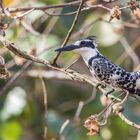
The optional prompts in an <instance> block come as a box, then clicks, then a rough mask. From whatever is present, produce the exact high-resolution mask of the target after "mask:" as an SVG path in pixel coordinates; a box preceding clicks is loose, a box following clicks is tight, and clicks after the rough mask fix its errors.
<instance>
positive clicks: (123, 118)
mask: <svg viewBox="0 0 140 140" xmlns="http://www.w3.org/2000/svg"><path fill="white" fill-rule="evenodd" d="M116 114H117V115H118V116H119V117H120V118H121V119H122V120H123V121H124V122H126V123H127V124H129V125H131V126H133V127H135V128H137V129H138V130H140V124H136V123H134V122H132V121H130V120H129V119H128V118H126V117H125V116H124V114H123V113H122V112H116Z"/></svg>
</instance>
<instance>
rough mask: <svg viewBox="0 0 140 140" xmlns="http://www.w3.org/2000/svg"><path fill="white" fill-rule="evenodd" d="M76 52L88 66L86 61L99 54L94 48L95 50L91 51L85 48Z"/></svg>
mask: <svg viewBox="0 0 140 140" xmlns="http://www.w3.org/2000/svg"><path fill="white" fill-rule="evenodd" d="M76 52H77V53H79V54H80V55H81V56H82V57H83V59H84V61H85V63H86V64H88V61H89V59H90V58H91V57H94V56H96V55H97V54H98V53H99V51H98V50H97V49H96V48H95V49H92V48H88V49H87V48H82V49H79V50H78V51H76Z"/></svg>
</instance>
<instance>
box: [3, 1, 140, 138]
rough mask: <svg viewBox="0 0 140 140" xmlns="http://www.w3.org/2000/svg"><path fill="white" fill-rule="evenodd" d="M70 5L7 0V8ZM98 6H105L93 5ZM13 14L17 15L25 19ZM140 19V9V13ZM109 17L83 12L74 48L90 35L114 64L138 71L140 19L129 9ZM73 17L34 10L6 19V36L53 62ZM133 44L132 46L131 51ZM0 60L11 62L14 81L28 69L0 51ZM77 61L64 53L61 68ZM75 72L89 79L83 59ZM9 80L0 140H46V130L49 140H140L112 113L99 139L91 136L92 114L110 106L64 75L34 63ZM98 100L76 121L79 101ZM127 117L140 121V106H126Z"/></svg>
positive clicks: (23, 62)
mask: <svg viewBox="0 0 140 140" xmlns="http://www.w3.org/2000/svg"><path fill="white" fill-rule="evenodd" d="M65 2H71V1H70V0H30V1H28V0H21V1H18V0H4V4H5V7H15V8H18V7H31V6H45V5H51V4H61V3H65ZM89 2H93V3H94V4H98V3H103V1H96V0H94V1H92V0H90V1H89ZM124 4H127V3H124V1H119V2H118V1H116V2H113V3H108V4H107V5H106V6H107V7H113V6H114V5H122V6H123V5H124ZM77 8H78V7H77V6H75V7H66V8H59V9H49V10H46V12H48V13H53V14H60V13H68V12H72V11H75V10H77ZM20 14H21V13H14V14H12V16H17V15H20ZM137 14H139V15H140V10H139V9H138V10H137ZM109 16H110V15H109V13H108V11H105V10H103V9H101V8H97V9H92V10H89V11H84V12H82V13H81V14H80V17H79V19H78V23H77V24H76V26H75V28H74V32H73V34H72V36H71V37H70V40H69V43H70V42H73V41H76V40H78V39H82V38H84V37H87V36H89V35H96V36H97V37H98V41H99V42H100V43H99V46H98V49H99V50H100V51H101V53H102V54H103V55H105V56H106V57H107V58H109V59H110V60H111V61H112V62H114V63H116V64H118V65H120V66H122V67H123V68H125V69H126V70H128V71H133V70H135V69H136V68H137V69H138V68H139V57H140V53H139V51H140V47H139V45H140V37H139V36H140V18H138V17H137V15H133V14H132V13H131V10H130V9H124V10H123V11H122V15H121V19H120V20H116V19H113V21H112V22H111V23H108V22H107V21H108V20H109ZM73 19H74V15H69V16H52V15H49V14H47V13H45V12H44V11H34V12H31V13H30V14H28V15H26V16H25V17H23V18H22V19H17V20H13V19H12V18H9V17H8V18H6V19H5V22H8V23H9V28H8V29H7V30H6V37H8V38H9V40H11V41H13V42H15V44H16V45H17V46H18V47H20V48H21V49H22V50H25V51H27V52H30V53H31V50H33V48H34V50H36V52H37V53H40V52H43V53H41V55H39V57H40V58H43V59H46V60H49V61H52V60H53V58H54V57H55V55H56V52H54V49H56V48H58V47H60V46H61V44H62V42H63V41H64V38H65V37H66V35H67V33H68V31H69V29H70V27H71V24H72V22H73ZM129 45H130V46H129ZM0 55H1V56H3V57H4V59H5V61H6V67H7V68H8V70H9V72H10V73H11V77H10V78H13V77H14V76H15V74H17V73H18V72H21V70H22V69H23V68H24V67H25V65H27V63H29V62H27V61H26V60H23V59H21V58H19V57H17V56H14V55H13V54H12V53H10V52H9V51H7V49H6V48H3V47H1V48H0ZM77 57H78V55H77V54H74V53H72V52H71V53H65V54H61V56H60V57H59V59H58V64H59V65H60V66H62V67H66V66H68V65H70V64H71V63H72V61H73V60H75V59H76V58H77ZM72 69H74V70H76V71H78V72H79V73H82V74H87V75H90V73H89V72H88V69H87V67H86V66H85V64H84V62H83V60H82V59H81V58H80V59H79V60H78V61H77V62H76V63H75V64H74V65H73V66H72ZM40 76H41V77H43V79H44V82H45V86H46V90H47V98H48V99H47V112H46V111H45V107H44V96H43V88H42V84H41V80H40V78H39V77H40ZM9 80H10V79H8V80H5V81H4V80H0V88H1V90H0V93H2V92H3V90H4V92H3V94H2V96H1V98H0V140H41V139H44V138H43V135H44V127H45V126H47V131H48V134H47V135H48V136H47V138H45V139H48V140H58V139H61V140H124V139H127V140H136V139H138V138H137V130H136V129H135V128H133V127H131V126H129V125H127V124H126V123H124V122H123V121H122V120H121V119H120V118H119V117H118V116H115V114H112V115H111V116H110V117H109V119H108V123H107V125H106V126H105V127H103V128H102V129H101V133H100V135H97V136H87V135H86V133H87V130H86V129H85V128H84V126H83V121H84V120H85V119H86V118H87V117H89V116H90V115H92V114H96V113H99V112H100V111H101V110H102V109H103V108H104V104H105V102H106V101H105V98H104V97H103V96H102V94H100V93H99V92H97V93H96V95H95V92H94V93H93V91H94V87H92V86H91V85H89V84H85V83H80V82H75V81H71V80H68V79H67V78H65V75H64V74H62V73H60V72H57V71H54V70H51V69H48V68H46V67H45V66H42V65H38V64H35V63H32V64H30V65H29V66H28V67H27V68H26V69H25V71H23V72H22V75H21V76H19V77H18V78H17V80H15V81H14V82H12V83H11V84H10V86H9V87H8V88H6V90H5V89H4V88H5V86H7V83H8V81H9ZM93 95H95V97H93V100H91V101H90V102H89V103H88V104H86V105H85V106H84V107H83V108H82V110H81V113H80V116H79V117H80V118H79V119H78V120H77V119H76V118H75V113H76V110H77V107H78V104H79V102H80V101H86V100H87V99H90V98H91V97H92V96H93ZM124 114H125V115H126V116H127V117H128V118H129V119H130V120H132V121H134V122H136V123H139V122H140V108H139V103H138V102H137V101H136V100H134V99H133V98H130V99H129V100H128V101H127V103H125V111H124ZM66 120H70V122H69V124H68V125H67V126H66V128H65V130H64V131H63V133H62V134H63V135H60V134H59V133H60V130H61V127H62V125H63V124H64V122H65V121H66Z"/></svg>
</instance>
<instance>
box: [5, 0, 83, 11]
mask: <svg viewBox="0 0 140 140" xmlns="http://www.w3.org/2000/svg"><path fill="white" fill-rule="evenodd" d="M79 3H80V1H73V2H69V3H63V4H55V5H47V6H40V7H39V6H38V7H26V8H8V9H7V10H8V11H9V12H10V13H15V12H23V11H29V10H31V9H34V10H42V11H44V10H47V9H52V8H62V7H69V6H70V7H72V6H77V5H79Z"/></svg>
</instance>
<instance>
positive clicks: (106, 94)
mask: <svg viewBox="0 0 140 140" xmlns="http://www.w3.org/2000/svg"><path fill="white" fill-rule="evenodd" d="M114 91H115V90H114V89H111V90H110V91H108V92H107V93H105V96H106V97H108V95H109V94H111V93H112V92H114Z"/></svg>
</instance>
